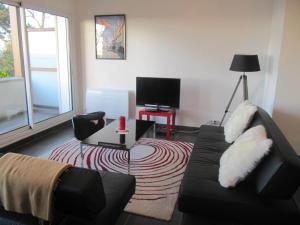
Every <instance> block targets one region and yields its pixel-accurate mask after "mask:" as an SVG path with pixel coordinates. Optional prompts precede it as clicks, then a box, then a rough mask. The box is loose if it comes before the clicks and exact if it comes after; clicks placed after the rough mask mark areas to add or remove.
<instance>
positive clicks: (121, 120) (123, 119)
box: [119, 116, 125, 130]
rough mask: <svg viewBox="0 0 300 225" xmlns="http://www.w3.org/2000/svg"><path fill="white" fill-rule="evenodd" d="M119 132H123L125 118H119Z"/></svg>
mask: <svg viewBox="0 0 300 225" xmlns="http://www.w3.org/2000/svg"><path fill="white" fill-rule="evenodd" d="M119 130H125V116H120V124H119Z"/></svg>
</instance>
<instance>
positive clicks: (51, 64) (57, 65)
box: [25, 9, 72, 123]
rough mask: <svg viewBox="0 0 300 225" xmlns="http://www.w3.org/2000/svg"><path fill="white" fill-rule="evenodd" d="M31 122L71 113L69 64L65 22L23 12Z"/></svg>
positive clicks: (66, 23) (50, 16) (56, 18)
mask: <svg viewBox="0 0 300 225" xmlns="http://www.w3.org/2000/svg"><path fill="white" fill-rule="evenodd" d="M25 15H26V30H27V37H28V47H29V62H30V74H31V77H30V78H31V79H30V84H31V95H32V104H33V121H34V122H35V123H37V122H40V121H42V120H45V119H49V118H51V117H55V116H57V115H59V114H61V113H65V112H68V111H71V110H72V104H71V92H70V90H71V88H70V78H69V63H68V62H69V60H68V45H67V44H68V37H67V25H68V20H67V19H66V18H63V17H59V16H54V15H51V14H47V13H43V12H38V11H35V10H31V9H26V10H25Z"/></svg>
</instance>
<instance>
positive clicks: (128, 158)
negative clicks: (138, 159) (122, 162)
mask: <svg viewBox="0 0 300 225" xmlns="http://www.w3.org/2000/svg"><path fill="white" fill-rule="evenodd" d="M127 163H128V174H130V150H128V151H127Z"/></svg>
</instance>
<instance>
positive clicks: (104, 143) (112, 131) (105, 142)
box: [80, 120, 155, 174]
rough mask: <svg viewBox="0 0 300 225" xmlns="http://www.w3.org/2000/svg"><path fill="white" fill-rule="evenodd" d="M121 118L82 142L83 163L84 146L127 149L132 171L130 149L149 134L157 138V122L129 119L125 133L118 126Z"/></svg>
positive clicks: (82, 156)
mask: <svg viewBox="0 0 300 225" xmlns="http://www.w3.org/2000/svg"><path fill="white" fill-rule="evenodd" d="M118 127H119V120H115V121H113V122H111V123H110V124H108V125H107V126H105V127H103V128H102V129H101V130H99V131H98V132H96V133H94V134H93V135H91V136H90V137H88V138H86V139H84V140H83V141H81V143H80V154H81V159H82V165H83V158H84V155H83V151H84V146H85V145H88V146H98V147H104V148H110V149H115V150H121V151H127V155H128V156H127V157H128V161H127V162H128V174H129V173H130V149H131V148H132V147H133V146H134V145H135V144H136V142H137V141H138V140H139V139H140V138H141V137H144V136H146V135H147V137H149V136H151V137H153V138H155V122H153V121H144V120H127V121H126V130H127V132H125V134H119V133H118V132H117V128H118Z"/></svg>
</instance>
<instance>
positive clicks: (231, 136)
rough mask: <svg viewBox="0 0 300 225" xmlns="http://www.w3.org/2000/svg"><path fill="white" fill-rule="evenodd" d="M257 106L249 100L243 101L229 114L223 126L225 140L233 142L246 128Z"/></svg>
mask: <svg viewBox="0 0 300 225" xmlns="http://www.w3.org/2000/svg"><path fill="white" fill-rule="evenodd" d="M256 110H257V107H256V106H255V105H253V104H251V103H250V102H249V101H244V102H242V103H241V104H239V105H238V107H237V108H236V109H235V110H234V112H233V113H232V114H231V116H230V117H229V119H228V120H227V122H226V123H225V126H224V134H225V140H226V141H227V142H228V143H232V142H234V141H235V140H236V139H237V138H238V137H239V136H240V135H241V134H242V133H243V131H244V130H245V129H246V128H247V126H248V125H249V123H250V122H251V119H252V118H253V115H254V114H255V112H256Z"/></svg>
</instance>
